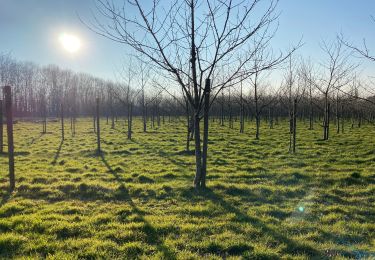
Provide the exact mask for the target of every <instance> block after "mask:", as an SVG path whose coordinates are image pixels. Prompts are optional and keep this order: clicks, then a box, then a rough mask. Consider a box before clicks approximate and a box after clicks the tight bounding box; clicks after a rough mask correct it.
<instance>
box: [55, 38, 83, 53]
mask: <svg viewBox="0 0 375 260" xmlns="http://www.w3.org/2000/svg"><path fill="white" fill-rule="evenodd" d="M60 42H61V44H62V46H63V48H64V49H65V50H66V51H68V52H70V53H76V52H77V51H79V49H80V48H81V40H80V39H79V38H78V37H77V36H75V35H72V34H67V33H64V34H62V35H61V36H60Z"/></svg>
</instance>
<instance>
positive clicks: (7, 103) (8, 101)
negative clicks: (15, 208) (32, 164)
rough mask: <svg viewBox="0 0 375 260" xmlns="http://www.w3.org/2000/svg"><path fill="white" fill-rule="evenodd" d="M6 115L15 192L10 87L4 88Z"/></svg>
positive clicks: (11, 184) (11, 185) (10, 171)
mask: <svg viewBox="0 0 375 260" xmlns="http://www.w3.org/2000/svg"><path fill="white" fill-rule="evenodd" d="M4 96H5V113H6V118H7V134H8V156H9V183H10V190H11V191H13V190H14V188H15V186H16V184H15V177H14V144H13V113H12V92H11V88H10V86H5V87H4Z"/></svg>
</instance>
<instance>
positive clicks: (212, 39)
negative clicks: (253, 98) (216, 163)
mask: <svg viewBox="0 0 375 260" xmlns="http://www.w3.org/2000/svg"><path fill="white" fill-rule="evenodd" d="M277 2H278V1H277V0H264V1H261V0H253V1H246V0H240V1H235V0H233V1H232V0H231V1H215V0H212V1H211V0H208V1H196V0H189V1H188V0H181V1H179V0H175V1H173V2H170V1H167V2H165V3H164V2H162V1H156V0H155V1H153V3H152V4H151V5H145V4H142V3H141V2H140V1H138V0H129V1H125V2H124V4H123V6H118V5H116V4H115V3H114V2H111V1H109V0H97V4H98V5H97V6H98V11H99V12H100V13H101V14H102V15H104V17H105V18H108V24H103V23H100V22H99V20H98V19H96V23H95V22H94V23H93V24H91V25H90V26H89V27H90V28H91V29H93V30H94V31H95V32H97V33H99V34H101V35H103V36H105V37H107V38H109V39H111V40H114V41H117V42H120V43H124V44H126V45H128V46H130V47H132V48H133V49H134V50H135V51H137V52H138V53H139V54H141V55H142V57H143V59H144V60H145V61H146V62H152V63H153V64H154V65H155V66H156V68H157V69H160V70H161V71H164V72H166V74H168V77H170V78H173V80H175V81H176V82H177V83H178V84H179V85H180V87H181V89H182V91H183V93H184V94H185V95H186V97H187V99H188V101H189V103H190V105H191V107H192V108H193V111H194V128H195V129H194V135H195V138H194V140H195V157H196V173H195V179H194V185H195V187H205V185H206V184H205V181H206V180H205V176H206V168H205V165H206V163H205V162H206V161H207V157H206V156H205V154H204V152H202V145H201V136H200V121H201V119H202V118H204V117H208V111H209V110H208V109H204V107H205V105H204V104H205V100H207V99H208V100H209V101H210V104H212V102H213V101H214V99H215V98H216V96H217V94H218V93H219V92H220V90H222V89H223V88H226V87H228V86H229V85H234V84H236V83H238V82H239V81H240V80H241V79H242V76H243V74H245V75H246V76H249V75H251V74H252V73H254V68H253V67H251V66H248V63H249V61H250V60H251V59H252V58H253V57H254V54H255V53H257V51H259V50H260V49H262V48H265V47H266V46H267V43H268V42H269V41H270V40H271V39H272V37H273V35H274V31H275V30H276V27H272V25H273V22H274V21H276V20H277V18H278V14H277V13H276V11H275V9H276V6H277ZM125 10H126V11H125ZM254 13H256V14H257V15H254V16H253V14H254ZM284 59H285V56H284V55H283V54H281V53H280V54H279V55H277V57H273V58H272V59H271V60H269V61H268V62H267V63H266V64H264V66H263V67H262V68H258V70H264V69H266V68H270V67H272V66H275V65H277V64H279V63H280V62H282V61H283V60H284ZM224 71H225V72H224ZM219 73H220V74H224V73H225V75H224V80H217V78H216V76H217V75H218V74H219ZM211 78H213V80H211V81H209V79H211ZM221 78H222V77H220V79H221ZM189 83H191V84H189ZM205 83H210V86H209V87H207V85H205ZM204 122H207V124H208V120H206V119H205V120H204ZM207 140H208V125H207V126H206V125H205V126H204V133H203V151H206V150H207V147H206V146H207V144H208V141H207ZM202 153H203V155H202ZM202 165H203V167H202Z"/></svg>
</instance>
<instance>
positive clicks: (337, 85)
mask: <svg viewBox="0 0 375 260" xmlns="http://www.w3.org/2000/svg"><path fill="white" fill-rule="evenodd" d="M321 48H322V50H323V52H324V53H325V54H326V56H327V60H326V61H325V62H324V63H322V64H321V69H322V70H321V71H320V75H322V76H321V77H320V78H318V79H317V80H316V81H314V82H311V81H310V83H312V84H314V87H316V88H317V89H318V90H319V91H320V92H321V93H322V94H323V100H324V105H323V107H324V108H323V110H324V116H323V140H328V138H329V126H330V116H331V108H330V105H331V104H330V95H331V94H332V93H333V92H334V91H336V90H338V89H341V88H342V87H343V86H345V85H347V84H348V83H349V82H350V81H351V80H352V75H353V71H354V69H355V68H356V67H357V65H356V64H353V63H351V62H350V56H351V52H349V51H347V50H346V49H344V48H343V44H342V42H341V41H340V40H335V41H333V42H332V43H330V44H329V43H327V42H323V43H322V45H321Z"/></svg>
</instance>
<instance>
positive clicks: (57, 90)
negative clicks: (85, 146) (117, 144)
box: [0, 0, 374, 188]
mask: <svg viewBox="0 0 375 260" xmlns="http://www.w3.org/2000/svg"><path fill="white" fill-rule="evenodd" d="M277 3H278V1H277V0H230V1H217V0H207V1H198V0H174V1H172V2H171V1H165V2H163V1H153V2H152V4H144V3H141V2H140V1H138V0H128V1H124V2H123V3H122V5H123V6H119V3H118V4H116V3H115V2H113V1H109V0H97V8H98V14H99V15H102V16H103V18H104V19H107V23H102V22H101V23H98V21H103V19H99V18H95V19H94V22H93V23H87V25H88V27H89V28H90V29H92V30H94V31H95V32H96V33H98V34H100V35H103V36H105V37H107V38H109V39H111V40H114V41H117V42H120V43H122V44H125V45H127V46H128V47H130V48H131V49H132V50H134V51H135V53H136V55H135V57H132V58H129V59H128V62H127V66H126V67H125V68H124V69H123V70H122V71H121V72H120V73H119V75H120V77H119V81H120V82H121V83H114V82H110V81H104V80H101V79H98V78H96V77H93V76H90V75H87V74H76V73H72V72H70V71H67V70H62V69H60V68H58V67H56V66H47V67H42V68H41V67H38V66H36V65H33V64H31V63H22V62H21V63H20V62H15V61H13V60H12V59H11V58H9V56H6V55H3V56H2V57H1V59H0V70H1V82H2V84H10V85H13V86H15V88H16V89H15V91H14V93H15V94H14V102H15V110H16V115H19V116H23V115H38V114H41V115H44V117H46V114H49V115H57V114H58V113H59V111H60V112H63V111H64V107H65V109H67V108H68V113H70V114H71V115H72V117H75V116H77V115H89V114H90V115H93V114H94V105H95V100H96V98H97V97H99V99H100V100H101V104H102V105H101V108H102V115H106V116H107V118H111V121H112V122H111V124H112V127H115V125H114V122H115V117H116V116H119V115H125V116H126V118H127V126H128V136H127V137H128V138H129V139H131V138H132V117H133V115H140V116H142V119H143V130H144V131H145V132H146V131H147V121H148V118H151V119H152V120H151V122H155V118H156V121H157V122H160V119H159V120H157V119H158V118H160V116H163V115H164V116H167V115H169V116H171V115H172V116H173V115H185V116H186V125H187V128H186V129H187V135H186V136H187V138H186V141H187V149H189V147H190V141H191V140H194V146H195V147H194V152H195V159H196V170H195V178H194V185H195V187H197V188H200V187H202V188H204V187H205V185H206V184H205V183H206V181H205V180H206V175H207V154H208V138H209V122H210V120H209V118H210V117H213V118H214V116H216V117H218V118H219V120H220V124H222V125H223V124H224V119H225V118H227V119H228V122H229V127H231V128H233V121H234V120H236V117H237V116H238V117H239V122H240V132H241V133H243V132H245V131H246V129H245V124H244V121H245V119H246V118H247V117H253V118H254V121H255V124H256V132H255V137H256V138H257V139H258V138H260V133H259V132H260V127H259V126H260V122H261V118H262V117H263V118H264V117H266V118H268V121H269V124H270V127H272V126H273V123H274V120H275V122H276V121H277V118H278V117H285V116H286V117H288V118H289V121H290V136H291V138H290V150H291V151H292V152H294V151H295V146H296V130H297V122H298V121H297V117H298V116H304V115H306V114H308V117H309V128H310V129H313V128H314V127H315V126H314V118H316V117H321V122H322V129H323V134H322V137H323V139H324V140H327V139H328V138H329V133H330V122H331V121H332V116H334V117H335V121H336V122H337V123H336V125H337V126H340V120H341V119H342V118H343V117H346V118H347V117H349V116H350V117H351V118H354V117H357V118H360V120H362V119H364V120H367V121H370V122H372V121H373V111H374V108H373V106H371V105H372V104H373V100H374V99H373V97H371V95H373V94H371V91H368V90H369V89H370V90H371V87H369V86H367V85H366V84H364V83H363V82H361V81H360V80H359V78H360V77H359V76H356V75H355V73H354V72H355V70H356V68H357V67H358V65H357V64H356V63H353V61H352V59H351V57H352V51H353V48H348V47H350V46H348V45H347V44H345V42H344V41H343V40H342V39H340V38H339V39H337V40H335V41H333V42H332V43H331V44H328V43H323V44H322V50H323V52H324V53H325V54H326V59H325V60H324V62H323V63H322V64H320V65H319V66H316V65H315V64H313V63H312V62H311V61H309V60H306V59H302V58H297V57H298V56H297V54H296V51H297V50H298V49H299V48H300V47H301V44H300V43H297V44H296V45H294V46H293V47H291V48H289V49H287V50H284V51H279V52H275V51H274V50H273V49H272V48H271V41H272V39H273V38H274V35H275V33H276V31H277V20H278V16H279V13H278V12H277V11H276V7H277ZM131 60H133V62H132V61H131ZM276 69H279V70H278V71H280V74H281V75H282V77H281V79H280V81H279V82H277V83H276V84H275V83H272V82H270V80H269V78H271V77H270V73H271V72H274V71H275V70H276ZM73 121H74V120H73ZM202 121H203V129H201V128H202V127H201V126H202ZM341 121H342V122H343V120H341ZM94 122H95V119H94ZM94 128H95V127H94ZM202 130H203V131H202ZM337 131H339V128H338V130H337ZM202 134H203V136H201V135H202Z"/></svg>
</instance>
